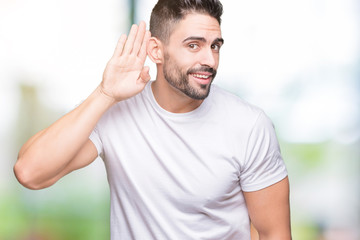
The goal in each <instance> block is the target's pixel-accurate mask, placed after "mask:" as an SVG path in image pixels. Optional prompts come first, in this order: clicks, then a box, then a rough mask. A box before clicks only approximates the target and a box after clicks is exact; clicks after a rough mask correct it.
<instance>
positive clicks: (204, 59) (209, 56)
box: [200, 49, 219, 68]
mask: <svg viewBox="0 0 360 240" xmlns="http://www.w3.org/2000/svg"><path fill="white" fill-rule="evenodd" d="M200 57H201V58H200V64H201V65H202V66H208V67H211V68H216V65H217V63H218V61H219V55H218V54H217V53H214V52H213V51H212V50H211V49H203V51H202V53H201V56H200Z"/></svg>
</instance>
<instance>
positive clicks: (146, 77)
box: [140, 66, 151, 83]
mask: <svg viewBox="0 0 360 240" xmlns="http://www.w3.org/2000/svg"><path fill="white" fill-rule="evenodd" d="M149 71H150V68H149V67H148V66H145V67H143V69H142V70H141V73H140V79H141V80H142V81H143V82H144V83H147V82H148V81H149V80H150V78H151V77H150V74H149Z"/></svg>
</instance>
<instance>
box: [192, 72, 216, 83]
mask: <svg viewBox="0 0 360 240" xmlns="http://www.w3.org/2000/svg"><path fill="white" fill-rule="evenodd" d="M190 75H191V76H192V77H193V78H194V79H195V81H196V82H197V83H199V84H200V85H207V84H209V83H210V82H211V79H212V76H213V74H199V73H192V74H190Z"/></svg>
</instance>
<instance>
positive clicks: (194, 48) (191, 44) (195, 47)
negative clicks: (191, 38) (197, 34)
mask: <svg viewBox="0 0 360 240" xmlns="http://www.w3.org/2000/svg"><path fill="white" fill-rule="evenodd" d="M188 46H189V48H191V49H192V50H196V49H198V48H199V45H198V44H196V43H190V44H189V45H188Z"/></svg>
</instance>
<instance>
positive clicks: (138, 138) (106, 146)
mask: <svg viewBox="0 0 360 240" xmlns="http://www.w3.org/2000/svg"><path fill="white" fill-rule="evenodd" d="M221 14H222V5H221V3H220V2H219V1H217V0H203V1H201V0H180V1H179V0H159V2H158V3H157V5H156V6H155V7H154V9H153V12H152V15H151V21H150V30H151V33H152V36H150V32H149V31H146V27H145V23H143V22H141V23H140V24H139V26H136V25H133V26H132V28H131V30H130V33H129V35H128V36H126V35H122V36H121V37H120V40H119V42H118V44H117V47H116V50H115V52H114V55H113V56H112V58H111V59H110V61H109V62H108V64H107V66H106V69H105V71H104V75H103V80H102V82H101V84H100V85H99V86H98V88H97V89H96V90H95V91H94V92H93V93H92V94H91V95H90V96H89V97H88V98H87V99H86V100H85V101H84V102H83V103H82V104H81V105H80V106H79V107H77V108H76V109H74V110H73V111H72V112H70V113H68V114H67V115H65V116H64V117H62V118H61V119H59V120H58V121H57V122H55V123H54V124H53V125H52V126H50V127H49V128H47V129H45V130H43V131H41V132H39V133H37V134H36V135H35V136H33V137H32V138H31V139H30V140H29V141H28V142H26V143H25V144H24V146H23V147H22V149H21V150H20V153H19V158H18V161H17V163H16V165H15V167H14V170H15V174H16V176H17V178H18V180H19V181H20V183H22V184H23V185H24V186H26V187H28V188H31V189H40V188H45V187H48V186H50V185H52V184H54V183H55V182H56V181H58V180H59V179H60V178H61V177H63V176H64V175H66V174H68V173H70V172H71V171H73V170H76V169H78V168H82V167H84V166H86V165H88V164H90V163H91V162H92V161H94V159H95V158H96V157H97V156H98V155H100V156H101V157H102V158H103V160H104V162H105V166H106V170H107V174H108V181H109V185H110V193H111V239H182V240H183V239H214V240H219V239H222V240H223V239H242V240H246V239H250V219H251V222H252V223H253V225H254V226H255V228H256V229H257V230H258V232H259V237H260V239H263V240H265V239H274V240H281V239H290V238H291V234H290V217H289V215H290V214H289V186H288V179H287V172H286V168H285V165H284V163H283V160H282V158H281V155H280V150H279V146H278V142H277V139H276V136H275V133H274V129H273V126H272V124H271V122H270V120H269V119H268V118H267V117H266V115H265V114H264V113H263V112H262V111H261V110H260V109H258V108H256V107H254V106H252V105H250V104H248V103H246V102H244V101H242V100H241V99H239V98H238V97H236V96H234V95H232V94H230V93H227V92H225V91H224V90H222V89H220V88H219V87H217V86H215V85H214V86H212V81H213V79H214V77H215V75H216V70H217V68H218V64H219V51H220V48H221V46H222V44H223V43H224V40H223V39H222V36H221V30H220V17H221ZM146 56H149V58H150V59H151V60H152V61H153V62H155V63H156V65H157V77H156V81H153V82H149V80H150V76H149V74H148V71H149V68H148V67H144V62H145V59H146ZM210 88H211V89H210Z"/></svg>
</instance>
